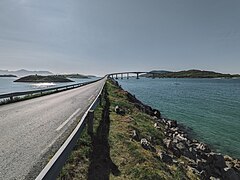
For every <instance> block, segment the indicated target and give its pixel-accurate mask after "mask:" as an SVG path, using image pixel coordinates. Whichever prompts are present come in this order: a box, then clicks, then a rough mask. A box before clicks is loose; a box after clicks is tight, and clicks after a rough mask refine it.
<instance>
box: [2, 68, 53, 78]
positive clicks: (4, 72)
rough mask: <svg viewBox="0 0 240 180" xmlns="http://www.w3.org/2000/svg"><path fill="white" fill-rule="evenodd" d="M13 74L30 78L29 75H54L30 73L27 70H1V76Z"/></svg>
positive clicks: (46, 72)
mask: <svg viewBox="0 0 240 180" xmlns="http://www.w3.org/2000/svg"><path fill="white" fill-rule="evenodd" d="M5 74H12V75H16V76H19V77H23V76H28V75H36V74H37V75H52V74H53V73H52V72H50V71H29V70H25V69H20V70H17V71H8V70H0V75H5Z"/></svg>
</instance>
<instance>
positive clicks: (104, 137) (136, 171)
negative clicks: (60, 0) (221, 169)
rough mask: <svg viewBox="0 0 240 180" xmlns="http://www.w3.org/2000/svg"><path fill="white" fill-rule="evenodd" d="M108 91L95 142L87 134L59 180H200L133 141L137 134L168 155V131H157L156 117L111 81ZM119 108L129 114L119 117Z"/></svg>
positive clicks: (97, 116)
mask: <svg viewBox="0 0 240 180" xmlns="http://www.w3.org/2000/svg"><path fill="white" fill-rule="evenodd" d="M106 90H107V93H108V95H106V96H105V99H104V100H103V103H102V106H98V108H97V109H96V111H95V125H94V134H93V136H92V138H91V137H90V136H89V135H88V134H87V133H86V130H85V131H84V133H83V135H82V137H81V139H80V140H79V142H78V144H77V145H76V147H75V148H74V151H73V152H72V154H71V156H70V158H69V160H68V161H67V163H66V164H65V166H64V168H63V170H62V172H61V175H60V177H59V179H108V178H110V179H144V180H147V179H149V180H150V179H151V180H153V179H174V180H175V179H198V177H197V176H196V175H194V174H193V173H192V172H190V171H189V172H188V171H187V170H186V168H184V166H183V164H181V163H175V164H174V163H173V164H166V163H164V162H163V161H162V160H161V159H160V158H159V156H158V155H157V153H156V152H152V151H150V150H145V149H144V148H143V147H142V146H141V144H140V142H139V141H135V140H133V139H132V138H131V134H132V131H133V130H136V131H137V132H139V136H140V137H141V138H147V139H149V138H151V139H152V140H151V143H152V145H153V146H154V147H155V148H156V150H157V151H166V149H165V147H164V146H163V143H162V140H163V138H164V134H163V129H164V128H163V127H162V129H160V130H159V129H156V128H154V121H153V117H151V116H149V115H147V114H145V113H143V112H141V111H140V110H139V109H137V108H136V107H135V105H134V104H133V103H131V102H129V100H128V98H127V92H125V91H123V90H121V89H120V88H119V87H117V86H116V85H114V84H113V83H112V82H111V81H108V82H107V84H106ZM117 105H118V106H120V107H121V108H123V109H124V110H125V112H126V113H125V114H124V115H119V114H116V113H115V111H114V108H115V106H117ZM108 110H109V111H108ZM108 112H109V114H108ZM108 115H109V116H108ZM85 129H86V128H85ZM183 161H184V160H182V162H183Z"/></svg>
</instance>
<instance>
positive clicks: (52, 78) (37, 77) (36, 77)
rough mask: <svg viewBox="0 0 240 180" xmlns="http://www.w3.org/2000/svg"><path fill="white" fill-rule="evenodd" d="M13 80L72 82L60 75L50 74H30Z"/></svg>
mask: <svg viewBox="0 0 240 180" xmlns="http://www.w3.org/2000/svg"><path fill="white" fill-rule="evenodd" d="M14 82H27V83H50V82H58V83H65V82H74V81H72V80H70V79H67V78H66V77H64V76H61V75H50V76H40V75H30V76H25V77H22V78H19V79H17V80H15V81H14Z"/></svg>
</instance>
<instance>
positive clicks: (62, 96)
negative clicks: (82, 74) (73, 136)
mask: <svg viewBox="0 0 240 180" xmlns="http://www.w3.org/2000/svg"><path fill="white" fill-rule="evenodd" d="M105 80H106V79H103V80H101V81H98V82H96V83H93V84H89V85H86V86H83V87H79V88H76V89H72V90H68V91H64V92H60V93H56V94H51V95H47V96H43V97H39V98H35V99H31V100H26V101H22V102H17V103H13V104H8V105H3V106H0V179H1V180H2V179H3V180H10V179H11V180H12V179H26V178H27V179H32V178H33V177H34V176H36V175H37V174H38V173H39V172H40V170H41V169H42V166H44V164H46V163H47V162H46V161H47V160H48V159H49V158H50V157H49V156H50V155H52V153H53V149H54V151H55V150H57V149H58V148H59V147H60V145H61V143H62V142H63V141H64V140H65V139H66V138H67V136H68V134H69V133H70V131H71V130H72V129H73V128H74V126H75V125H76V124H77V121H78V120H79V119H80V117H81V116H82V115H83V113H84V112H85V111H86V110H87V108H88V107H89V105H90V104H91V103H92V102H93V100H94V99H95V97H96V96H97V94H98V93H99V91H100V90H101V88H102V86H103V85H104V83H105ZM31 174H33V175H31Z"/></svg>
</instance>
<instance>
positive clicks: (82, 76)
mask: <svg viewBox="0 0 240 180" xmlns="http://www.w3.org/2000/svg"><path fill="white" fill-rule="evenodd" d="M62 76H64V77H66V78H73V79H89V77H88V76H85V75H82V74H64V75H62Z"/></svg>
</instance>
